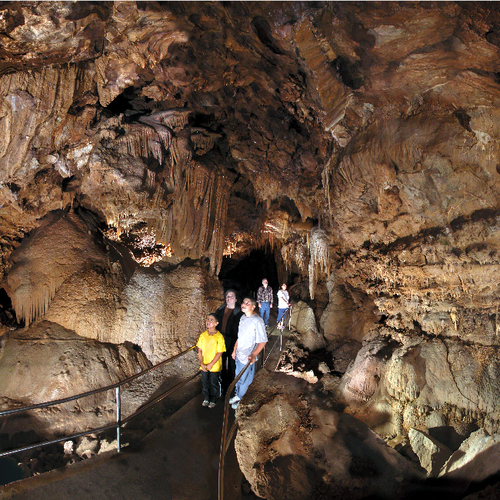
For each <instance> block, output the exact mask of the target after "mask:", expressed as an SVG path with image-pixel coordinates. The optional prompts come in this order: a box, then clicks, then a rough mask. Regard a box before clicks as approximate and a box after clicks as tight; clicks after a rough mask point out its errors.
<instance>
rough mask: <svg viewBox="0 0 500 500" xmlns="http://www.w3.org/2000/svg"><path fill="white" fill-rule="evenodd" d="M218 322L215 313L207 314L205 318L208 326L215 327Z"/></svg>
mask: <svg viewBox="0 0 500 500" xmlns="http://www.w3.org/2000/svg"><path fill="white" fill-rule="evenodd" d="M218 324H219V322H218V321H217V318H216V317H215V314H208V315H207V319H206V320H205V325H206V327H207V328H215V327H216V326H217V325H218Z"/></svg>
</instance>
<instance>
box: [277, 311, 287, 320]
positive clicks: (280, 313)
mask: <svg viewBox="0 0 500 500" xmlns="http://www.w3.org/2000/svg"><path fill="white" fill-rule="evenodd" d="M285 313H286V309H278V319H277V321H276V322H277V323H279V322H280V319H281V316H283V315H284V314H285Z"/></svg>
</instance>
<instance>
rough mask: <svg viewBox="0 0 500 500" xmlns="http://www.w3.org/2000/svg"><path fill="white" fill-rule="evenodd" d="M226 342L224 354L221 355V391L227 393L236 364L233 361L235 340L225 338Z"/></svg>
mask: <svg viewBox="0 0 500 500" xmlns="http://www.w3.org/2000/svg"><path fill="white" fill-rule="evenodd" d="M225 341H226V352H223V353H222V390H223V391H224V392H226V391H227V388H228V387H229V386H230V385H231V382H232V381H233V380H234V377H235V375H234V373H235V371H236V362H235V361H234V359H233V356H232V354H233V348H234V344H235V343H236V340H233V339H232V338H229V337H225Z"/></svg>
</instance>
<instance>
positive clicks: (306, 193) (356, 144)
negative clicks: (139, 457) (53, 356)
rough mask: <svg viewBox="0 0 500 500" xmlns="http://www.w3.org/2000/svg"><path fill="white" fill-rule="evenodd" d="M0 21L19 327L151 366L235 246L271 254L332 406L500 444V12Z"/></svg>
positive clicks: (94, 14)
mask: <svg viewBox="0 0 500 500" xmlns="http://www.w3.org/2000/svg"><path fill="white" fill-rule="evenodd" d="M0 13H1V15H2V23H1V29H0V42H1V44H2V51H1V53H0V137H1V139H0V259H1V261H0V278H1V279H2V285H1V287H2V288H3V289H4V290H5V291H6V294H7V295H8V296H9V298H10V299H11V301H12V306H13V311H9V314H11V315H12V314H14V313H15V315H16V319H17V320H18V321H20V322H22V321H24V322H25V323H26V326H28V325H29V324H30V323H32V324H36V322H37V321H38V320H41V319H47V320H50V321H52V322H54V323H58V324H60V325H62V326H64V327H65V328H68V329H70V330H74V331H75V332H77V333H78V334H79V335H82V336H85V337H87V338H90V339H97V340H99V341H110V342H116V343H121V342H124V341H130V342H132V343H134V344H137V345H139V346H140V347H141V349H142V350H143V351H144V353H146V355H147V356H148V358H149V359H150V360H151V361H157V360H159V359H162V358H163V357H165V356H168V355H170V354H172V353H174V352H175V351H177V350H180V349H182V348H184V347H186V346H187V345H188V344H189V343H190V342H192V341H194V338H195V336H196V334H197V333H199V331H200V328H202V326H203V325H202V318H203V315H204V314H206V312H207V311H210V310H213V309H214V308H215V306H216V305H218V302H219V301H220V298H221V295H220V292H221V288H220V285H219V283H218V282H217V279H216V277H217V274H218V273H219V271H220V269H221V263H222V259H223V257H224V256H228V257H231V259H233V261H234V262H238V261H239V260H242V259H244V258H245V257H247V256H248V255H250V254H251V252H252V251H255V250H259V251H262V249H266V251H267V252H268V255H271V254H273V255H274V256H275V260H276V264H277V269H278V274H279V279H280V281H288V280H290V281H292V282H291V283H290V285H293V287H291V289H290V291H291V294H292V298H293V299H294V300H295V302H296V303H297V304H298V303H299V302H300V304H301V306H300V308H297V310H296V316H295V318H294V321H295V322H294V328H295V329H297V333H298V335H297V339H296V342H297V345H298V349H299V350H300V352H302V353H303V355H304V356H305V357H307V356H308V355H310V354H311V353H314V352H315V351H321V352H323V351H326V352H327V355H328V356H329V359H328V363H329V370H330V372H331V373H329V374H328V376H326V369H325V373H323V375H325V377H323V378H322V374H321V373H320V372H319V371H318V370H316V372H315V373H313V375H314V376H313V377H312V378H311V380H319V382H320V384H323V385H324V389H325V394H326V396H325V397H332V398H337V397H339V398H342V399H343V400H344V402H345V404H346V405H347V411H351V412H352V413H353V414H355V415H356V416H357V417H358V418H360V419H364V420H365V421H366V422H368V423H370V425H373V426H376V427H377V429H378V430H379V432H380V433H381V434H383V435H384V437H386V438H387V439H390V438H397V437H400V438H406V437H407V435H408V433H409V431H410V430H411V428H418V429H419V430H421V431H426V432H427V431H429V432H430V431H431V430H432V429H438V428H441V427H452V428H453V429H455V432H457V433H458V434H459V435H460V436H461V438H463V437H465V436H466V435H467V433H469V432H470V431H471V430H472V429H474V428H476V427H482V428H487V429H489V430H491V431H492V432H496V430H495V429H496V426H497V423H496V421H497V420H498V419H497V418H496V414H497V412H498V411H499V409H498V397H497V392H498V391H497V384H496V373H497V371H498V370H497V366H496V361H495V357H496V352H497V349H498V346H499V345H500V344H499V342H498V307H499V299H498V297H499V289H498V280H497V279H496V276H497V274H498V273H497V267H498V248H499V247H500V239H499V235H500V233H499V231H498V220H499V213H500V211H499V210H500V207H499V204H498V199H500V198H499V194H500V193H499V183H498V176H499V175H500V167H499V162H498V154H499V151H498V148H499V137H500V132H499V130H500V127H499V123H500V122H499V118H500V114H499V112H498V108H499V104H500V83H499V77H498V75H499V74H500V67H499V64H500V63H499V61H500V57H499V55H500V54H499V51H500V38H499V28H498V27H499V26H500V10H499V8H498V6H497V5H496V4H495V3H487V2H484V3H483V2H474V3H466V2H446V3H439V4H430V3H428V2H412V3H408V2H403V3H401V2H399V3H396V2H359V3H354V2H257V3H248V2H234V3H233V2H224V3H222V2H186V3H182V2H137V3H134V2H93V3H86V2H41V3H36V2H10V3H9V4H4V5H2V6H0ZM83 214H86V215H85V216H84V215H83ZM89 232H90V234H89ZM2 307H3V306H2ZM5 307H7V306H5ZM299 309H300V311H299ZM299 312H300V314H302V317H303V318H305V319H303V318H302V319H301V318H299V316H300V314H299ZM2 317H3V316H2ZM174 325H175V326H174ZM179 325H180V326H179ZM10 328H15V327H12V326H11V325H7V324H5V325H3V324H2V325H1V329H0V332H1V333H2V334H5V332H7V331H9V329H10ZM299 350H297V351H296V352H299ZM349 363H351V364H350V365H349ZM316 368H317V366H316ZM292 371H293V369H292ZM465 380H467V382H465ZM337 389H338V392H336V390H337ZM387 415H389V417H387V419H386V416H387ZM384 419H386V420H384ZM382 421H383V422H382ZM455 444H456V443H455Z"/></svg>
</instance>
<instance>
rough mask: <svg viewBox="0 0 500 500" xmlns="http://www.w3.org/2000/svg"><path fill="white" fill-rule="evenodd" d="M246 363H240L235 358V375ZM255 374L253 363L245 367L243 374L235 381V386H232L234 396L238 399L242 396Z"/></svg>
mask: <svg viewBox="0 0 500 500" xmlns="http://www.w3.org/2000/svg"><path fill="white" fill-rule="evenodd" d="M245 365H246V363H244V364H243V363H240V362H239V361H238V360H237V359H236V376H238V374H239V373H240V372H241V370H243V368H245ZM254 375H255V363H254V364H253V365H250V366H249V367H248V368H247V371H246V372H245V373H244V374H243V376H242V377H241V378H240V379H239V380H238V382H236V386H235V388H234V392H235V394H236V396H238V397H239V398H240V399H241V398H242V397H243V395H244V394H245V392H247V389H248V387H249V386H250V384H251V383H252V381H253V377H254Z"/></svg>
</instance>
